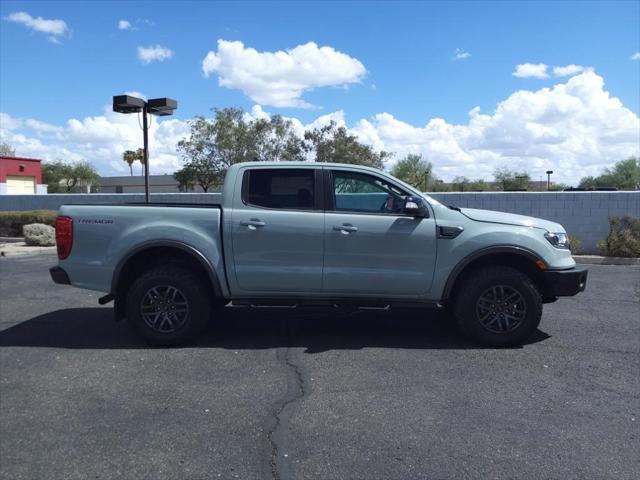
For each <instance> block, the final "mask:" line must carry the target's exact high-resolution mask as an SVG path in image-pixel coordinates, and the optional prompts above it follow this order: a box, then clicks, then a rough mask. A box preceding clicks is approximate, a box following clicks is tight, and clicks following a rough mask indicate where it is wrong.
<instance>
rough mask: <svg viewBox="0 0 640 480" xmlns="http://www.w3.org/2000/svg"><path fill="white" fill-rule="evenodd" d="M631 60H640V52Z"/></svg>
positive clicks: (632, 56)
mask: <svg viewBox="0 0 640 480" xmlns="http://www.w3.org/2000/svg"><path fill="white" fill-rule="evenodd" d="M631 60H640V52H636V53H634V54H633V55H631Z"/></svg>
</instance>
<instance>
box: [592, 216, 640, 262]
mask: <svg viewBox="0 0 640 480" xmlns="http://www.w3.org/2000/svg"><path fill="white" fill-rule="evenodd" d="M598 247H599V248H601V249H602V250H604V252H605V255H608V256H611V257H640V218H634V217H630V216H628V215H626V216H624V217H609V235H607V238H605V239H604V240H602V241H600V242H598Z"/></svg>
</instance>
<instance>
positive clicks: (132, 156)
mask: <svg viewBox="0 0 640 480" xmlns="http://www.w3.org/2000/svg"><path fill="white" fill-rule="evenodd" d="M122 159H123V160H124V161H125V162H127V163H128V164H129V170H130V171H131V176H132V177H133V162H135V161H136V160H137V159H138V157H137V155H136V152H134V151H133V150H125V151H124V152H123V154H122Z"/></svg>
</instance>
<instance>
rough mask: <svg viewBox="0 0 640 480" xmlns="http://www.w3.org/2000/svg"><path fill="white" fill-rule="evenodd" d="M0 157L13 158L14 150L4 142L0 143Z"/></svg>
mask: <svg viewBox="0 0 640 480" xmlns="http://www.w3.org/2000/svg"><path fill="white" fill-rule="evenodd" d="M0 155H1V156H3V157H15V156H16V149H15V148H13V147H12V146H11V145H9V144H8V143H6V142H2V143H0Z"/></svg>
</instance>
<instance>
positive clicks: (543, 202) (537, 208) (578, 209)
mask: <svg viewBox="0 0 640 480" xmlns="http://www.w3.org/2000/svg"><path fill="white" fill-rule="evenodd" d="M431 196H432V197H433V198H435V199H436V200H438V201H439V202H441V203H443V204H445V205H454V206H457V207H467V208H479V209H485V210H497V211H501V212H510V213H517V214H520V215H527V216H532V217H539V218H544V219H546V220H551V221H554V222H558V223H560V224H562V225H563V226H564V228H565V229H566V230H567V232H569V233H570V234H572V235H575V236H576V237H578V238H579V239H580V240H581V241H582V251H583V252H585V253H596V252H597V247H596V244H597V243H598V241H600V240H602V239H603V238H605V237H606V236H607V233H608V231H609V221H608V219H609V217H610V216H613V215H631V216H633V217H637V218H640V192H481V193H466V192H465V193H450V192H447V193H433V194H431ZM221 200H222V195H221V194H220V193H158V194H152V201H153V202H170V203H219V202H221ZM131 202H144V194H138V193H129V194H49V195H0V211H8V210H22V211H24V210H57V209H58V208H59V207H60V205H62V204H81V203H85V204H113V203H131Z"/></svg>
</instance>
